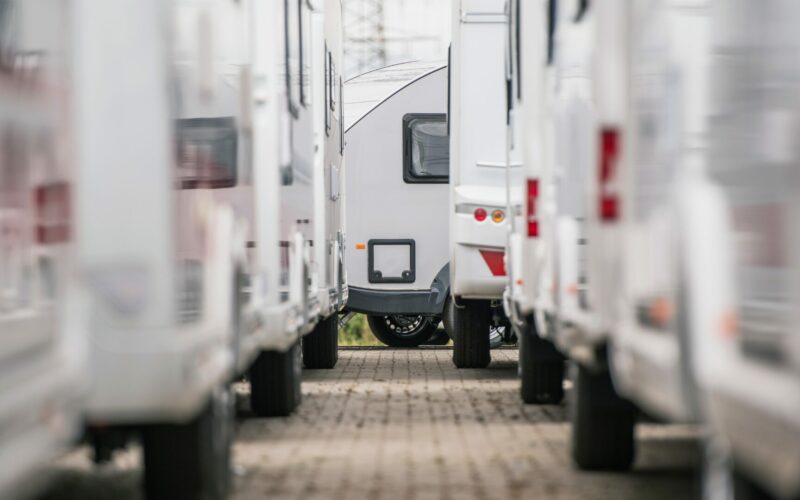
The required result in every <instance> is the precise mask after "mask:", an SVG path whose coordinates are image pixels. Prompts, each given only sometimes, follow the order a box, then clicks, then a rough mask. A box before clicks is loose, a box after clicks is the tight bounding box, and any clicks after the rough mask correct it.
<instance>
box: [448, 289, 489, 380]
mask: <svg viewBox="0 0 800 500" xmlns="http://www.w3.org/2000/svg"><path fill="white" fill-rule="evenodd" d="M491 319H492V312H491V307H490V303H489V301H486V300H465V301H464V304H463V306H458V305H456V304H453V307H452V320H453V325H452V328H453V364H454V365H455V366H456V368H486V367H487V366H489V363H490V362H491V361H492V356H491V352H490V346H489V326H490V325H489V323H490V322H491Z"/></svg>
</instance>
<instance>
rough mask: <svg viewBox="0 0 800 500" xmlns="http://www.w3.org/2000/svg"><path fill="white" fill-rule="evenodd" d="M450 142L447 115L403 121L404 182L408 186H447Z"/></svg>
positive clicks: (412, 117) (422, 116)
mask: <svg viewBox="0 0 800 500" xmlns="http://www.w3.org/2000/svg"><path fill="white" fill-rule="evenodd" d="M449 173H450V139H449V137H448V136H447V119H446V116H445V115H443V114H435V115H433V114H431V115H429V114H414V115H406V116H405V117H404V118H403V179H404V180H405V181H406V182H447V180H448V177H449Z"/></svg>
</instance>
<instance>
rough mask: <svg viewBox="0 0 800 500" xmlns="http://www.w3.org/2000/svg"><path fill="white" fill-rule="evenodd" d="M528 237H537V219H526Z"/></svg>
mask: <svg viewBox="0 0 800 500" xmlns="http://www.w3.org/2000/svg"><path fill="white" fill-rule="evenodd" d="M528 237H529V238H538V237H539V221H535V220H529V221H528Z"/></svg>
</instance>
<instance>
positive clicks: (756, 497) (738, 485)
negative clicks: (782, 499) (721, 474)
mask: <svg viewBox="0 0 800 500" xmlns="http://www.w3.org/2000/svg"><path fill="white" fill-rule="evenodd" d="M731 478H732V482H733V497H732V498H733V500H776V498H777V497H774V496H772V495H771V494H770V493H769V492H768V491H767V490H765V489H764V488H763V487H762V486H761V485H760V484H758V483H756V482H755V481H753V480H752V479H751V478H749V477H748V476H747V475H745V474H743V473H742V471H741V470H739V469H737V468H736V467H735V466H734V467H733V468H732V471H731ZM792 498H795V497H792Z"/></svg>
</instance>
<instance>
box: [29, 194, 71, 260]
mask: <svg viewBox="0 0 800 500" xmlns="http://www.w3.org/2000/svg"><path fill="white" fill-rule="evenodd" d="M33 201H34V204H35V206H36V242H37V243H39V244H42V245H50V244H55V243H64V242H65V241H68V240H69V237H70V225H69V221H70V212H71V209H70V199H69V185H68V184H67V183H66V182H54V183H52V184H45V185H41V186H37V187H36V188H34V190H33Z"/></svg>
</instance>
